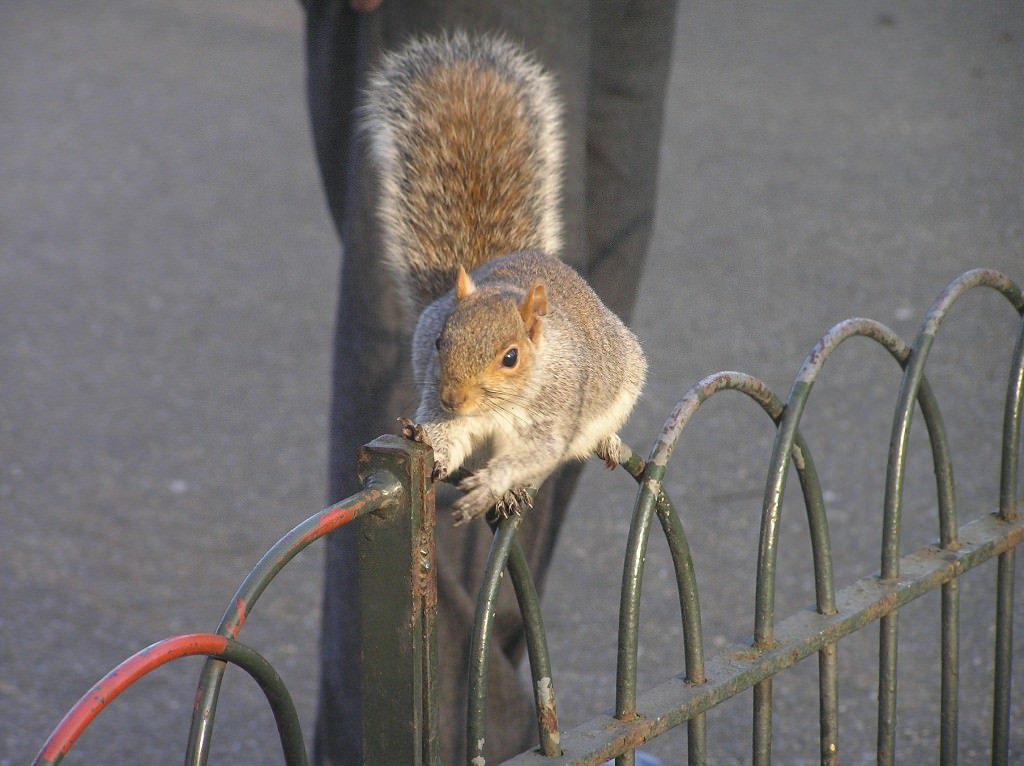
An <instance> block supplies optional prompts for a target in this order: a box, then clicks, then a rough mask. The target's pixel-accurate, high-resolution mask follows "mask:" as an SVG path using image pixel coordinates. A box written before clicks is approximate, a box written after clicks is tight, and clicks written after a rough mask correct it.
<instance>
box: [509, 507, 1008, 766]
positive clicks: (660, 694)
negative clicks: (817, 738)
mask: <svg viewBox="0 0 1024 766" xmlns="http://www.w3.org/2000/svg"><path fill="white" fill-rule="evenodd" d="M959 536H960V543H959V546H958V547H957V548H956V549H955V550H944V549H940V548H938V547H936V546H927V547H925V548H922V549H920V550H918V551H915V552H914V553H910V554H908V555H906V556H904V557H902V558H901V559H900V562H899V571H900V576H899V577H897V578H895V579H892V580H881V579H879V577H878V576H877V575H873V576H870V577H865V578H863V579H861V580H859V581H857V582H856V583H854V584H853V585H852V586H850V587H847V588H844V589H842V590H841V591H839V592H838V593H837V594H836V606H837V609H838V611H837V613H836V614H833V615H823V614H820V613H818V612H817V611H815V610H814V609H806V610H803V611H801V612H798V613H797V614H795V615H793V616H791V617H789V618H787V619H785V620H783V621H782V622H781V623H779V624H778V625H776V629H775V641H774V643H773V644H772V645H771V646H770V647H768V648H766V649H760V650H759V649H754V648H753V647H752V646H750V645H734V646H732V647H730V648H729V649H727V650H726V651H724V652H722V653H721V654H718V655H717V656H715V657H714V658H712V659H711V660H709V661H708V663H707V665H706V677H707V679H708V680H707V683H705V684H701V685H699V686H694V685H691V684H688V683H687V682H686V680H685V678H683V676H682V675H680V676H676V677H673V678H671V679H669V680H668V681H665V682H663V683H661V684H659V685H658V686H655V687H654V688H652V689H650V690H649V691H647V692H646V693H644V694H642V695H641V696H640V698H639V699H638V700H637V709H638V711H639V717H638V718H637V719H635V720H633V721H629V722H624V721H619V720H617V719H616V718H615V717H614V716H613V715H612V714H611V713H608V714H605V715H602V716H598V717H596V718H592V719H591V720H590V721H587V722H586V723H584V724H582V725H581V726H578V727H576V728H574V729H572V730H570V731H564V732H562V752H563V754H562V757H561V758H544V757H543V756H541V755H539V754H538V753H535V752H529V753H523V754H521V755H519V756H516V757H515V758H513V759H511V760H509V761H506V762H505V766H542V765H543V766H554V765H555V764H560V765H562V766H597V765H598V764H601V763H604V761H606V760H608V759H609V758H613V757H615V756H616V755H617V754H619V753H621V752H624V751H626V750H629V749H631V748H635V747H637V746H639V745H641V744H642V743H644V742H646V741H648V740H650V739H651V738H653V737H656V736H658V735H659V734H662V733H664V732H666V731H668V730H669V729H671V728H673V727H675V726H678V725H680V724H681V723H683V722H684V721H686V720H688V719H689V718H692V717H693V716H695V715H697V714H698V713H700V712H702V711H706V710H708V709H710V708H712V707H714V706H715V705H717V704H718V703H720V702H722V701H724V700H726V699H728V698H730V697H732V696H734V695H736V694H739V693H740V692H742V691H744V690H746V689H748V688H750V687H752V686H754V684H756V683H758V682H759V681H762V680H763V679H765V678H768V677H769V676H772V675H773V674H775V673H777V672H779V671H781V670H785V669H786V668H788V667H791V666H792V665H795V664H796V663H797V662H799V661H800V660H802V659H804V658H805V657H808V656H809V655H811V654H813V653H815V652H817V651H819V650H821V649H822V648H823V647H825V646H827V645H829V644H832V643H835V642H837V641H839V640H840V639H841V638H843V637H844V636H847V635H849V634H851V633H854V632H856V631H857V630H859V629H861V628H863V627H864V626H865V625H867V624H869V623H871V622H873V621H875V620H878V619H880V618H881V617H882V616H884V615H886V614H891V613H893V612H894V611H896V610H898V609H899V608H900V607H902V606H904V605H906V604H907V603H909V602H911V601H913V600H914V599H916V598H918V597H920V596H922V595H924V594H925V593H928V592H929V591H932V590H935V589H937V588H939V587H940V586H942V584H943V583H946V582H949V581H950V580H952V579H954V578H956V577H959V576H960V575H962V574H964V573H965V572H967V571H969V570H971V569H973V568H974V567H976V566H978V565H980V564H983V563H984V562H986V561H988V560H989V559H991V558H993V557H995V556H998V555H1000V554H1002V553H1004V552H1006V551H1008V550H1011V549H1012V548H1014V547H1015V546H1017V545H1019V544H1020V543H1021V542H1022V541H1024V518H1017V519H1015V520H1013V521H1011V522H1006V521H1002V520H1001V519H999V517H998V516H996V515H991V516H985V517H983V518H980V519H977V520H976V521H973V522H971V523H969V524H966V525H964V526H963V527H961V528H960V530H959Z"/></svg>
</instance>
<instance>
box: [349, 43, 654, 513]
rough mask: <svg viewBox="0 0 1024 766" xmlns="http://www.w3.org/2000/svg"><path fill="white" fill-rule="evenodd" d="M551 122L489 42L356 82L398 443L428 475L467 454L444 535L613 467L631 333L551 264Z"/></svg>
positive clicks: (637, 367) (555, 212) (408, 55)
mask: <svg viewBox="0 0 1024 766" xmlns="http://www.w3.org/2000/svg"><path fill="white" fill-rule="evenodd" d="M560 115H561V108H560V106H559V102H558V99H557V96H556V94H555V87H554V83H553V81H552V78H551V77H550V75H548V74H546V73H545V72H544V71H543V70H542V69H541V67H540V66H539V65H538V64H537V63H536V62H535V61H534V60H533V59H532V58H531V57H529V56H528V55H527V54H525V53H524V52H523V51H521V50H520V49H519V48H518V47H516V46H515V45H513V44H512V43H510V42H508V41H507V40H504V39H502V38H495V37H484V38H470V37H468V36H466V35H463V34H456V35H453V36H450V37H443V38H422V39H418V40H414V41H413V42H411V43H410V44H408V45H407V46H406V47H405V48H403V49H401V50H400V51H398V52H397V53H392V54H390V55H388V56H386V57H385V58H384V61H383V63H382V65H381V68H380V69H379V71H377V73H376V74H375V75H374V76H373V77H372V78H371V80H370V83H369V90H368V92H367V97H366V106H365V108H364V112H363V118H364V122H363V127H364V130H365V134H366V137H367V140H368V141H369V146H370V155H371V158H372V159H373V160H374V162H375V163H376V166H377V171H378V173H379V176H380V189H381V200H380V206H379V210H378V212H379V217H380V224H381V227H382V234H383V242H384V251H385V252H384V258H385V259H386V261H387V262H388V264H389V265H390V267H391V268H392V270H393V271H394V273H395V274H396V277H397V283H398V290H399V291H400V292H401V294H402V295H403V296H404V297H405V299H406V302H407V304H408V305H409V306H410V308H412V309H413V310H414V311H415V312H417V314H418V319H417V322H416V326H415V330H414V332H413V342H412V366H413V374H414V376H415V380H416V384H417V386H418V388H419V392H420V404H419V408H418V409H417V412H416V422H413V421H411V420H406V419H400V420H402V423H403V429H402V432H403V433H404V434H405V435H406V436H408V437H410V438H415V439H418V440H420V441H423V442H424V443H427V444H430V445H431V446H433V448H434V460H435V471H434V473H435V478H445V477H447V476H449V475H451V474H453V473H454V472H455V471H456V470H457V469H459V468H460V467H461V466H462V465H463V464H464V463H465V462H466V461H467V459H468V458H470V457H471V456H472V457H474V458H480V457H481V455H483V456H485V460H484V462H483V463H482V465H480V466H479V467H476V468H475V470H474V471H473V473H471V474H470V475H469V476H468V477H467V478H464V479H462V481H461V482H460V483H459V485H458V486H459V489H461V490H463V492H465V493H466V494H465V495H464V496H463V497H461V498H459V499H458V500H457V501H456V502H455V504H454V506H453V509H454V512H455V517H456V522H457V523H461V522H464V521H467V520H468V519H471V518H473V517H475V516H477V515H479V514H481V513H483V512H484V511H486V510H487V509H488V508H490V507H492V506H497V507H498V508H499V509H504V510H507V509H509V508H517V507H520V506H521V505H522V504H524V503H526V504H528V497H529V496H528V495H527V494H526V493H525V491H524V490H525V489H526V488H528V487H537V486H539V485H540V484H541V482H543V481H544V480H545V479H546V478H547V477H548V476H550V475H551V474H552V473H553V472H554V471H555V470H556V469H557V468H558V467H559V466H560V465H561V464H563V463H565V462H567V461H570V460H578V459H584V458H586V457H587V456H588V455H590V454H592V453H594V452H596V453H597V454H598V455H599V456H600V457H602V458H603V459H604V460H605V461H606V463H608V464H609V465H614V464H615V463H616V462H617V460H618V456H619V448H620V445H621V442H620V441H619V437H618V435H617V432H618V429H619V428H620V427H621V426H622V424H623V423H624V422H625V421H626V418H628V417H629V413H630V411H631V410H632V408H633V405H634V403H635V402H636V399H637V397H638V396H639V394H640V390H641V388H642V386H643V382H644V377H645V375H646V370H647V363H646V361H645V359H644V355H643V351H642V350H641V348H640V344H639V343H638V341H637V339H636V337H635V336H634V335H633V333H631V332H630V331H629V330H628V329H627V328H626V326H625V325H623V323H622V322H621V321H620V320H619V318H618V317H616V316H615V315H614V314H613V313H612V312H611V311H609V310H608V309H607V308H606V307H605V306H604V304H602V303H601V301H600V299H599V298H598V297H597V295H596V294H595V293H594V291H593V290H592V289H591V288H590V287H589V285H587V283H586V282H585V281H584V280H583V278H582V277H580V275H579V274H577V273H576V272H575V271H573V270H572V269H571V268H570V267H569V266H567V265H566V264H565V263H563V262H562V261H560V260H559V259H558V257H557V255H558V253H559V250H560V249H561V247H562V234H561V216H560V212H559V195H560V191H561V173H562V155H563V149H562V129H561V116H560ZM453 284H454V288H453V287H452V285H453Z"/></svg>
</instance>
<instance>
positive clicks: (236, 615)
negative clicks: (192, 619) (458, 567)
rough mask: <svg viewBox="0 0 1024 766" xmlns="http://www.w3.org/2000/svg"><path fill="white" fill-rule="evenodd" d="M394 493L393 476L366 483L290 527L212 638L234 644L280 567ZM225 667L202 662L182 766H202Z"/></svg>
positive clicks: (233, 602) (397, 487)
mask: <svg viewBox="0 0 1024 766" xmlns="http://www.w3.org/2000/svg"><path fill="white" fill-rule="evenodd" d="M400 488H401V487H400V484H399V483H398V481H397V480H396V479H394V477H393V476H388V475H385V474H380V475H378V476H372V477H369V478H368V480H367V482H366V488H365V489H364V490H363V491H362V492H359V493H357V494H355V495H353V496H352V497H349V498H347V499H345V500H342V501H341V502H339V503H336V504H335V505H332V506H330V507H329V508H326V509H324V510H322V511H320V512H319V513H317V514H314V515H313V516H311V517H309V518H308V519H306V520H305V521H303V522H302V523H300V524H298V525H297V526H295V527H294V528H293V529H292V530H291V531H290V532H288V533H287V534H286V535H284V537H282V538H281V539H280V540H278V541H277V543H275V544H274V546H273V547H272V548H270V550H268V551H267V552H266V553H265V554H264V555H263V557H262V558H261V559H260V561H259V563H257V564H256V566H255V567H254V568H253V569H252V571H251V572H249V574H248V575H247V576H246V578H245V580H243V581H242V584H241V585H240V586H239V587H238V590H237V591H235V594H234V596H233V597H232V598H231V601H230V602H229V604H228V607H227V609H226V610H225V611H224V616H223V617H222V618H221V621H220V624H219V625H218V627H217V630H216V633H217V634H218V635H221V636H227V637H230V638H237V637H238V634H239V632H240V631H241V629H242V627H243V626H244V625H245V621H246V618H248V616H249V613H250V612H251V611H252V608H253V606H254V605H255V603H256V600H257V599H258V598H259V597H260V595H261V594H262V593H263V591H264V590H266V588H267V586H268V585H269V584H270V582H271V581H272V580H273V579H274V577H275V576H276V575H277V573H278V572H280V571H281V569H282V568H283V567H284V566H285V564H287V563H288V562H289V561H291V560H292V559H293V558H294V557H295V556H296V555H298V553H300V552H301V551H302V550H304V549H305V548H306V547H307V546H308V545H310V544H311V543H313V542H315V541H316V540H319V539H320V538H321V537H323V536H324V535H326V534H328V533H329V532H332V531H333V530H335V529H337V528H338V527H341V526H343V525H344V524H347V523H349V522H351V521H353V520H354V519H356V518H358V517H360V516H362V515H364V514H366V513H369V512H371V511H374V510H378V509H379V508H381V507H383V506H385V505H387V504H389V503H393V502H394V500H395V494H396V493H397V492H399V491H400ZM226 667H227V666H226V663H225V662H224V661H222V660H219V659H210V660H207V662H206V664H205V665H204V667H203V670H202V673H201V675H200V680H199V686H198V689H197V690H196V701H195V706H194V708H193V713H192V727H191V729H190V731H189V740H188V747H187V750H186V753H185V764H186V766H190V764H193V765H196V766H202V765H204V764H206V762H207V759H208V757H209V751H210V740H211V737H212V735H213V725H214V716H215V711H216V706H217V698H218V696H219V694H220V686H221V682H222V680H223V677H224V671H225V669H226Z"/></svg>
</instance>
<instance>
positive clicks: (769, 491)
mask: <svg viewBox="0 0 1024 766" xmlns="http://www.w3.org/2000/svg"><path fill="white" fill-rule="evenodd" d="M852 337H865V338H869V339H871V340H873V341H876V342H877V343H879V344H880V345H882V346H883V347H884V348H885V349H886V350H887V351H889V353H890V354H891V355H892V356H893V357H894V358H895V359H896V360H897V361H898V362H899V363H900V364H901V365H905V364H906V363H907V360H908V358H909V356H910V352H909V350H908V349H907V347H906V344H904V343H903V341H902V340H900V338H899V337H898V336H897V335H896V334H895V333H894V332H892V331H891V330H890V329H889V328H887V327H885V326H884V325H882V324H880V323H878V322H876V321H874V320H871V319H864V318H854V319H848V320H845V321H843V322H840V323H839V324H837V325H836V326H835V327H833V328H832V329H831V330H830V331H829V332H828V333H826V334H825V335H824V336H823V337H822V338H821V340H819V341H818V343H816V344H815V346H814V347H813V348H812V349H811V351H810V352H809V353H808V355H807V357H806V358H805V359H804V363H803V365H802V366H801V368H800V371H799V372H798V374H797V377H796V379H795V381H794V383H793V386H792V388H791V390H790V394H789V396H788V398H787V401H786V407H785V411H784V412H783V414H782V418H781V421H780V423H779V429H778V432H777V434H776V439H775V445H774V447H773V451H772V457H771V461H770V468H769V473H768V482H767V485H766V487H765V499H764V506H763V511H762V519H761V537H760V543H759V550H758V576H757V592H756V595H755V628H754V641H755V645H757V646H766V645H770V644H771V642H772V641H773V624H774V612H775V568H776V561H777V558H778V530H779V519H780V515H781V507H782V497H783V493H784V491H785V483H786V476H787V473H788V456H789V454H790V452H791V451H793V449H794V445H795V444H796V434H797V431H796V429H797V427H798V424H799V420H800V418H801V416H802V415H803V412H804V409H805V408H806V405H807V400H808V398H809V396H810V392H811V389H812V387H813V385H814V383H815V381H816V380H817V377H818V376H819V375H820V373H821V369H822V367H823V366H824V364H825V362H826V361H827V359H828V358H829V357H830V356H831V354H832V353H833V352H834V351H835V349H836V348H837V347H838V346H839V345H840V344H841V343H843V342H844V341H846V340H848V339H849V338H852ZM918 376H919V378H920V380H919V381H918V383H917V385H916V387H915V388H914V389H912V390H913V391H914V394H915V396H916V398H917V399H918V401H919V402H920V406H921V408H922V411H923V413H924V416H925V421H926V423H927V425H928V432H929V436H930V438H931V444H932V454H933V463H934V465H935V473H936V480H937V483H938V493H939V517H940V528H941V529H942V530H943V537H952V536H953V535H954V534H955V529H956V526H955V524H956V521H955V513H954V504H953V491H952V487H953V480H952V463H951V461H950V459H949V450H948V444H947V440H946V437H945V429H944V427H943V425H942V418H941V415H940V413H939V411H938V405H937V403H936V402H935V398H934V396H933V394H932V392H931V388H930V386H928V383H927V381H926V380H925V379H924V378H923V373H918ZM904 379H906V374H905V376H904ZM894 626H895V616H893V617H891V618H887V619H886V620H885V621H883V625H882V633H883V635H884V636H885V639H884V640H883V646H882V649H881V652H882V654H883V656H884V657H886V661H894V660H895V656H894V655H893V654H891V652H894V651H895V643H894V642H895V633H894V632H893V628H894ZM952 675H953V674H952V673H951V674H948V676H947V680H949V678H951V677H952ZM892 678H893V679H894V678H895V676H892ZM890 693H892V694H894V693H895V689H894V688H892V689H889V688H888V687H886V688H885V689H884V690H883V689H881V687H880V697H881V698H882V699H883V700H887V699H889V698H890V697H889V696H887V695H889V694H890ZM822 699H823V700H824V699H825V697H823V698H822ZM891 699H894V697H892V698H891ZM885 704H886V703H885V702H881V703H880V708H882V707H885ZM887 720H888V719H887ZM892 720H894V719H892ZM825 724H826V726H827V727H828V729H829V730H828V731H827V732H825V731H824V730H823V743H822V744H823V747H822V750H823V752H829V753H834V755H832V756H831V757H832V758H833V759H838V752H837V749H836V748H835V747H834V745H835V737H836V735H837V731H836V726H835V725H833V724H831V722H830V721H829V720H826V721H825ZM826 737H827V738H829V739H831V740H832V741H831V743H826V742H824V739H825V738H826ZM770 738H771V689H770V681H766V682H764V687H763V688H761V689H758V690H755V695H754V742H753V752H754V763H755V764H757V766H767V764H769V763H770V762H771V743H770ZM880 741H881V740H880Z"/></svg>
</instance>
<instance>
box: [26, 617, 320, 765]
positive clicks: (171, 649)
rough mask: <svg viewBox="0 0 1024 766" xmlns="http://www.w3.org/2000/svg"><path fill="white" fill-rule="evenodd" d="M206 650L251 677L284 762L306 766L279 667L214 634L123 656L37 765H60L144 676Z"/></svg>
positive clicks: (38, 758) (48, 743) (70, 716)
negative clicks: (264, 704) (267, 708)
mask: <svg viewBox="0 0 1024 766" xmlns="http://www.w3.org/2000/svg"><path fill="white" fill-rule="evenodd" d="M203 654H205V655H207V656H209V657H216V658H217V659H218V660H220V661H221V662H229V663H232V664H234V665H238V666H239V667H241V668H242V669H243V670H245V671H246V672H247V673H248V674H249V675H250V676H252V678H253V679H254V680H255V681H256V683H257V684H259V687H260V689H261V690H262V691H263V694H264V696H265V697H266V698H267V701H268V702H269V703H270V708H271V711H272V712H273V714H274V722H275V723H276V724H277V731H278V735H279V736H280V738H281V747H282V749H283V751H284V759H285V763H286V764H288V766H305V764H306V748H305V745H304V744H303V741H302V727H301V726H300V725H299V717H298V714H297V713H296V712H295V704H294V703H293V702H292V698H291V695H290V694H289V693H288V689H287V688H286V687H285V685H284V682H283V681H282V680H281V677H280V676H279V675H278V674H277V671H275V670H274V668H273V667H272V666H271V665H270V663H269V662H267V660H266V659H265V658H264V657H263V656H262V655H260V654H259V653H258V652H256V651H255V650H253V649H250V648H249V647H247V646H245V645H244V644H240V643H238V642H237V641H234V640H232V639H230V638H227V637H225V636H219V635H214V634H213V633H192V634H187V635H182V636H174V637H172V638H166V639H164V640H162V641H157V642H156V643H155V644H152V645H150V646H148V647H146V648H145V649H142V650H141V651H139V652H136V653H135V654H133V655H132V656H131V657H129V658H128V659H126V660H124V662H122V663H121V664H120V665H118V666H117V667H116V668H114V669H113V670H111V671H110V672H109V673H107V675H105V676H104V677H103V678H101V679H100V680H99V681H97V682H96V683H95V684H94V685H93V687H92V688H91V689H89V691H88V692H86V693H85V694H84V695H82V697H81V699H79V700H78V702H77V703H76V704H75V706H74V707H72V708H71V710H69V711H68V713H67V715H65V716H64V718H63V720H62V721H61V722H60V723H59V724H58V725H57V728H56V729H54V730H53V733H52V734H51V735H50V737H49V738H48V739H47V741H46V743H45V744H44V745H43V747H42V749H41V750H40V751H39V754H38V755H37V756H36V759H35V761H34V764H35V766H56V764H58V763H60V762H61V761H62V760H63V759H64V756H65V755H67V753H68V751H69V750H70V749H71V746H72V745H74V743H75V741H76V740H77V739H78V738H79V736H81V734H82V732H83V731H85V729H86V727H87V726H88V725H89V724H90V723H92V721H93V720H94V719H95V718H96V716H98V715H99V714H100V713H101V712H103V711H104V710H105V709H106V708H107V707H109V706H110V704H111V703H112V702H113V701H114V700H115V699H116V698H117V697H118V696H119V695H120V694H121V693H122V692H123V691H124V690H125V689H127V688H128V687H129V686H131V685H132V684H133V683H135V682H136V681H138V680H139V679H140V678H142V677H143V676H145V675H147V674H148V673H151V672H152V671H154V670H156V669H157V668H160V667H163V666H164V665H167V664H169V663H171V662H173V661H175V660H178V659H181V658H182V657H193V656H196V655H203Z"/></svg>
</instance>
